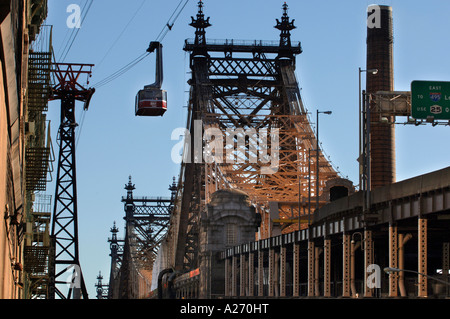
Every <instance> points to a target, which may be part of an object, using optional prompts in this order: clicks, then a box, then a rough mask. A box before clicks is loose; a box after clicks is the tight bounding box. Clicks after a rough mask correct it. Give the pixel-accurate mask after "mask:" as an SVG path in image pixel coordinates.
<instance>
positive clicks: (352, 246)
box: [350, 238, 362, 298]
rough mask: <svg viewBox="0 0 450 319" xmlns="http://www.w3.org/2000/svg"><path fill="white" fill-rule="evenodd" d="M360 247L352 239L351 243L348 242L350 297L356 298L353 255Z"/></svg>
mask: <svg viewBox="0 0 450 319" xmlns="http://www.w3.org/2000/svg"><path fill="white" fill-rule="evenodd" d="M361 239H362V238H361ZM360 247H361V242H360V241H359V242H355V241H354V240H353V238H352V241H351V242H350V289H351V292H352V293H351V296H352V297H354V298H356V295H357V294H358V292H357V291H356V283H355V280H356V278H355V277H356V266H355V263H356V261H355V253H356V251H357V250H358V249H359V248H360Z"/></svg>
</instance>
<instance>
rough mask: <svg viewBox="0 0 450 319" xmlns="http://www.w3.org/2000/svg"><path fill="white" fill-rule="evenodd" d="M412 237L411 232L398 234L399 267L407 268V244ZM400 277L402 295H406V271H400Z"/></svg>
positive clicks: (399, 283)
mask: <svg viewBox="0 0 450 319" xmlns="http://www.w3.org/2000/svg"><path fill="white" fill-rule="evenodd" d="M411 238H412V235H411V234H406V235H404V234H398V268H400V269H405V250H404V248H405V244H406V242H407V241H408V240H410V239H411ZM398 275H399V277H398V286H399V289H400V296H402V297H406V288H405V272H404V271H400V272H399V274H398Z"/></svg>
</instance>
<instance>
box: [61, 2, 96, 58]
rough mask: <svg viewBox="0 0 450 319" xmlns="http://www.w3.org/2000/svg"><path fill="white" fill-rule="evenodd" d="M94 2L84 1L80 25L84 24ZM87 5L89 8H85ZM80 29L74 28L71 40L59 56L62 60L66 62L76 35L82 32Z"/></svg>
mask: <svg viewBox="0 0 450 319" xmlns="http://www.w3.org/2000/svg"><path fill="white" fill-rule="evenodd" d="M93 3H94V0H86V2H85V3H84V6H83V9H82V10H81V12H83V16H82V17H81V21H80V26H81V25H83V23H84V20H85V19H86V16H87V15H88V13H89V10H90V9H91V7H92V4H93ZM86 6H87V9H86V10H85V8H86ZM80 29H81V28H72V33H71V34H70V37H69V40H68V41H67V42H66V43H65V46H64V49H63V51H62V53H61V56H60V58H59V60H60V62H64V60H65V59H66V57H67V55H68V54H69V51H70V49H71V48H72V45H73V43H74V42H75V39H76V37H77V36H78V32H80ZM66 37H67V33H66ZM66 37H65V38H64V40H65V39H66ZM69 43H70V44H69ZM63 44H64V42H63Z"/></svg>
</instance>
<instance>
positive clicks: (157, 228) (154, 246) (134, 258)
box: [119, 176, 176, 299]
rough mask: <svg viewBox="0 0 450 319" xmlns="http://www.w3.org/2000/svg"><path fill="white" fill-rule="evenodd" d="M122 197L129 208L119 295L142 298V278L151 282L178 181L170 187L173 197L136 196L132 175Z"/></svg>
mask: <svg viewBox="0 0 450 319" xmlns="http://www.w3.org/2000/svg"><path fill="white" fill-rule="evenodd" d="M125 189H126V190H127V196H126V197H122V202H123V203H124V210H125V218H124V219H125V222H126V226H125V231H126V234H125V240H124V246H123V255H122V262H121V267H120V274H119V276H120V278H119V298H121V299H136V298H140V297H142V296H140V294H142V292H140V288H139V287H138V286H139V278H146V280H145V281H146V282H149V283H151V274H152V270H153V264H154V262H155V259H156V256H157V252H158V249H159V247H160V245H161V242H162V240H163V239H164V235H165V234H166V231H167V226H168V224H169V220H170V216H171V213H172V209H173V200H174V197H175V191H176V185H175V183H174V184H172V185H171V186H170V187H169V190H171V191H172V196H171V198H162V197H134V196H133V190H134V189H135V186H134V184H133V183H132V182H131V176H130V178H129V182H128V184H126V185H125Z"/></svg>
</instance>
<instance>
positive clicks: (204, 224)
mask: <svg viewBox="0 0 450 319" xmlns="http://www.w3.org/2000/svg"><path fill="white" fill-rule="evenodd" d="M259 222H260V218H258V215H257V214H256V212H255V208H254V207H253V206H251V205H250V202H249V200H248V195H247V194H245V193H244V192H242V191H239V190H235V189H227V190H219V191H216V192H215V193H213V194H212V198H211V202H210V203H209V204H208V205H207V209H206V212H205V213H204V215H203V216H202V218H201V224H200V235H199V238H200V260H199V261H200V267H199V268H200V286H199V297H200V298H208V299H209V298H214V297H215V296H223V295H224V293H225V290H229V289H232V290H233V291H235V290H236V285H233V284H232V285H231V286H230V275H231V273H230V271H231V269H232V268H230V265H229V264H228V263H227V262H225V261H224V260H221V259H219V256H220V253H221V252H222V251H224V250H225V249H228V248H231V247H234V246H236V245H240V244H243V243H248V242H251V241H254V240H255V232H256V231H257V229H258V223H259ZM234 262H236V260H234ZM233 269H236V267H234V268H233ZM234 276H235V274H234Z"/></svg>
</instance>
